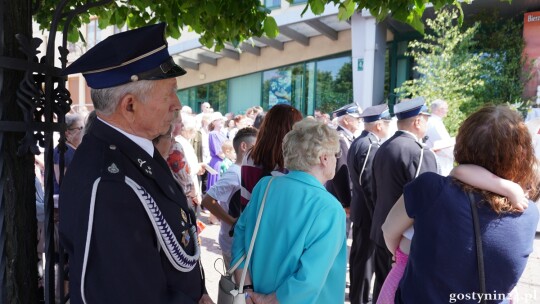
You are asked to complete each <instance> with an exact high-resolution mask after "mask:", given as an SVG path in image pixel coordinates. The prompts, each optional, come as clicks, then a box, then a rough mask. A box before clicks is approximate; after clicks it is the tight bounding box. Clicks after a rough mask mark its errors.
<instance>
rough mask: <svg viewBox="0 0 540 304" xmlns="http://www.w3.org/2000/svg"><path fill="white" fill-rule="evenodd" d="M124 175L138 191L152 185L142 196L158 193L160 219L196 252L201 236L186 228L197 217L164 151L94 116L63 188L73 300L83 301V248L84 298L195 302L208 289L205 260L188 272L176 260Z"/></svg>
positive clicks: (63, 236)
mask: <svg viewBox="0 0 540 304" xmlns="http://www.w3.org/2000/svg"><path fill="white" fill-rule="evenodd" d="M155 153H156V154H157V153H158V152H157V150H156V152H155ZM127 178H129V179H131V180H133V181H134V182H135V183H137V184H138V185H139V188H138V189H139V190H140V191H142V192H144V190H145V191H147V192H146V193H144V194H143V197H144V198H145V199H149V198H150V197H151V198H153V199H154V201H155V204H156V205H157V207H158V208H159V210H160V212H161V216H162V217H161V220H163V219H164V220H165V221H166V222H167V224H168V225H169V227H170V232H171V233H169V234H168V237H171V236H173V235H174V236H175V237H176V239H177V241H178V243H179V244H180V246H182V248H183V249H184V250H185V252H186V253H187V254H188V255H193V254H194V251H195V243H194V242H197V238H196V237H191V238H186V235H189V234H187V233H186V232H185V231H186V230H187V229H189V228H190V227H192V226H193V225H194V224H195V216H194V214H193V213H192V212H191V211H190V208H188V205H187V201H186V197H185V195H184V194H183V192H182V189H181V188H180V187H179V186H178V184H177V183H176V182H175V181H174V179H173V177H172V175H171V173H170V170H169V169H168V167H167V164H166V163H165V161H164V160H163V158H161V156H159V154H158V156H157V157H155V158H152V157H151V156H150V155H148V153H147V152H146V151H144V150H143V149H142V148H141V147H140V146H138V145H137V144H135V143H134V142H133V141H132V140H130V139H129V138H127V137H126V136H124V135H123V134H121V133H120V132H118V131H116V130H115V129H113V128H111V127H110V126H108V125H106V124H105V123H103V122H102V121H100V120H98V119H96V121H95V123H94V125H93V126H92V129H91V130H90V132H89V134H88V135H86V136H85V137H84V139H83V141H82V143H81V145H80V146H79V147H78V149H77V151H76V153H75V157H74V159H73V162H72V163H71V165H70V168H69V170H68V171H67V173H66V176H65V178H64V180H63V183H62V187H61V191H60V239H61V242H62V244H63V245H64V247H65V249H66V251H67V253H68V254H69V268H70V274H69V277H70V295H71V303H72V304H78V303H82V296H81V286H80V285H81V279H82V276H83V263H84V259H85V251H88V253H87V255H88V261H87V265H86V267H85V271H86V273H85V274H84V280H85V283H84V286H83V289H84V294H85V298H86V302H87V303H100V304H103V303H197V302H198V300H199V299H200V297H201V296H202V294H203V292H204V293H206V291H205V287H204V280H203V279H202V269H201V268H200V266H199V265H200V263H199V262H195V263H192V264H191V265H195V267H194V268H193V269H192V270H191V271H188V272H182V271H179V270H177V269H176V268H174V267H173V264H172V263H171V262H170V261H169V259H168V258H167V256H166V255H165V250H167V249H166V248H163V247H162V246H161V245H160V244H159V243H158V239H157V236H156V232H155V230H154V226H153V224H152V222H151V221H150V219H149V215H148V214H149V213H147V211H146V209H145V207H144V206H143V204H142V203H141V199H140V197H139V196H138V195H137V194H136V193H135V191H134V190H133V189H132V188H131V187H130V186H128V184H126V180H127ZM98 179H100V180H99V184H98V186H97V191H96V192H95V194H93V193H92V189H93V186H94V183H96V181H97V180H98ZM93 195H94V196H95V207H94V213H93V215H91V214H89V210H90V209H91V201H92V197H93ZM182 210H183V211H182ZM152 212H156V211H155V210H154V209H152ZM89 223H91V225H92V226H91V238H90V242H89V244H87V241H88V240H87V234H89V232H88V227H89ZM162 228H163V227H162V226H161V225H160V229H162ZM183 242H184V243H185V244H184V243H183ZM88 245H89V248H88ZM176 248H178V247H176ZM87 249H88V250H87Z"/></svg>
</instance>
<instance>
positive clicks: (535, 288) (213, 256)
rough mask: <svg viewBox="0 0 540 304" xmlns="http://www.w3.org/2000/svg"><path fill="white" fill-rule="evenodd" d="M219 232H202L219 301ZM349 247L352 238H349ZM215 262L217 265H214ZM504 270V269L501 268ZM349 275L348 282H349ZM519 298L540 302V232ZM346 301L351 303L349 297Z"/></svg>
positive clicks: (209, 281)
mask: <svg viewBox="0 0 540 304" xmlns="http://www.w3.org/2000/svg"><path fill="white" fill-rule="evenodd" d="M201 219H202V221H203V222H204V223H208V219H207V215H205V214H202V216H201ZM218 233H219V225H207V226H206V228H205V229H204V231H203V232H202V233H201V242H202V248H201V251H202V252H201V256H202V262H203V267H204V270H205V273H206V288H207V290H208V293H209V294H210V297H211V298H212V299H213V300H214V301H217V286H218V282H219V278H220V273H219V272H218V270H219V271H221V272H222V273H223V270H222V269H223V266H222V264H221V263H220V261H218V262H215V261H216V260H217V259H218V258H221V249H220V248H219V245H218V241H217V238H218ZM348 243H349V247H350V244H351V240H350V239H349V242H348ZM214 264H215V265H214ZM216 269H217V270H216ZM501 271H504V269H501ZM348 280H349V279H348V277H347V282H348ZM346 293H347V294H346V297H347V296H348V290H346ZM518 294H519V300H518V301H516V302H514V304H537V303H540V234H539V233H537V234H536V239H535V242H534V252H533V254H532V255H531V257H530V259H529V263H528V264H527V268H526V269H525V273H524V274H523V276H522V278H521V281H520V282H519V284H518ZM345 303H350V302H349V301H348V299H347V300H346V301H345Z"/></svg>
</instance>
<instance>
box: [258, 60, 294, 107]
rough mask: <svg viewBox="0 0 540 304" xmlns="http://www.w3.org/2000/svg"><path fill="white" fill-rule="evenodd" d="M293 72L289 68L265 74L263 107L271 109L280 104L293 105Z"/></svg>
mask: <svg viewBox="0 0 540 304" xmlns="http://www.w3.org/2000/svg"><path fill="white" fill-rule="evenodd" d="M291 81H292V71H291V70H290V69H289V68H288V67H285V68H280V69H276V70H270V71H266V72H264V73H263V107H264V108H270V107H272V106H274V105H276V104H280V103H286V104H290V103H291V94H292V91H291V89H292V88H291Z"/></svg>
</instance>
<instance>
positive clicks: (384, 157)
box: [370, 131, 438, 247]
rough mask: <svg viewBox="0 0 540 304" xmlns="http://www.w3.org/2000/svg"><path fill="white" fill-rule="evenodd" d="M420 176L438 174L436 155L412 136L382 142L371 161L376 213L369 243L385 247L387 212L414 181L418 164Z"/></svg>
mask: <svg viewBox="0 0 540 304" xmlns="http://www.w3.org/2000/svg"><path fill="white" fill-rule="evenodd" d="M422 149H423V150H424V153H423V156H422V166H421V167H420V171H419V174H422V173H424V172H438V171H437V170H438V169H437V160H436V158H435V154H434V153H433V152H432V151H431V150H429V149H428V148H427V147H425V146H424V145H423V144H421V143H419V142H418V141H416V139H415V137H414V136H413V135H412V134H409V133H406V132H403V131H397V132H396V133H395V134H394V135H393V136H392V137H390V138H389V139H388V140H387V141H385V142H384V143H383V144H382V145H381V147H380V148H379V150H378V151H377V153H376V154H375V158H374V159H373V177H374V179H373V187H374V190H373V191H374V193H373V194H374V201H375V211H374V213H373V222H372V226H371V235H370V236H371V239H372V240H373V241H375V243H376V244H377V245H379V246H381V247H385V246H386V244H385V242H384V237H383V233H382V230H381V226H382V224H383V223H384V221H385V220H386V216H388V213H389V212H390V209H392V207H393V206H394V204H395V203H396V201H397V200H398V198H399V197H400V196H401V194H403V187H404V186H405V184H407V183H408V182H410V181H412V180H413V179H414V178H415V175H416V171H417V169H418V166H419V164H420V156H421V151H422Z"/></svg>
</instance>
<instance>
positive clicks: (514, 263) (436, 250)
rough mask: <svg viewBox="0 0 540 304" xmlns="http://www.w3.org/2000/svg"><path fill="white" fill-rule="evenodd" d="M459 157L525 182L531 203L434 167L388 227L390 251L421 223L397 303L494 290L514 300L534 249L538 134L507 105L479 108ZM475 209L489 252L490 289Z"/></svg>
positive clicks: (464, 130)
mask: <svg viewBox="0 0 540 304" xmlns="http://www.w3.org/2000/svg"><path fill="white" fill-rule="evenodd" d="M454 156H455V160H456V162H457V163H458V164H468V165H477V166H480V167H483V168H485V169H487V170H488V171H489V172H491V174H493V175H495V176H498V177H500V178H503V179H507V180H509V181H512V182H514V183H516V184H518V185H520V186H521V187H522V188H523V191H524V192H525V193H526V194H527V196H528V198H529V199H530V200H531V201H530V202H529V204H528V208H526V209H525V210H524V211H523V208H520V207H516V205H513V204H512V203H511V201H510V200H509V199H507V198H506V197H502V196H500V195H498V194H495V193H493V192H489V191H487V190H483V188H478V187H477V186H473V185H470V184H466V183H463V182H460V181H458V180H456V179H454V178H453V177H451V176H449V177H444V176H440V175H438V174H435V173H431V172H427V173H424V174H422V175H420V176H419V177H418V178H416V179H415V180H414V181H412V182H411V183H409V184H408V185H406V186H405V188H404V192H403V195H402V196H401V197H400V198H399V200H398V201H397V203H396V204H395V205H394V207H393V208H392V210H391V211H390V213H389V215H388V218H387V219H386V222H385V224H384V226H383V231H384V235H385V239H386V244H387V246H388V249H389V250H390V251H391V252H396V250H397V248H398V246H399V247H401V244H400V240H401V236H402V234H403V232H404V231H405V230H406V229H408V227H410V226H411V225H414V237H413V238H412V242H411V245H410V253H409V257H408V262H407V267H406V268H405V272H404V274H403V278H402V279H401V282H400V283H399V287H398V289H397V291H396V295H395V303H443V302H448V301H450V302H452V301H456V300H457V298H456V295H469V297H470V299H471V300H472V301H474V302H475V303H478V302H480V300H482V299H486V297H487V296H489V297H490V298H489V299H488V300H496V301H495V302H497V303H507V301H508V295H509V293H510V292H511V291H512V289H513V288H514V286H515V285H516V284H517V282H518V280H519V278H520V276H521V274H522V273H523V271H524V269H525V265H526V263H527V259H528V257H529V255H530V254H531V253H532V245H533V241H534V238H535V232H536V227H537V224H538V219H539V214H538V208H537V206H536V205H535V204H534V201H536V200H537V199H538V198H539V196H540V194H539V191H538V190H539V187H538V182H539V180H538V173H537V161H536V158H535V156H534V151H533V148H532V145H531V136H530V134H529V132H528V130H527V127H526V126H525V124H524V123H523V120H522V118H521V116H520V115H519V114H518V113H517V112H516V111H513V110H511V109H510V108H508V107H507V106H487V107H484V108H482V109H480V110H478V111H477V112H475V113H473V114H472V115H470V116H469V117H468V118H467V119H466V120H465V121H464V122H463V124H462V125H461V127H460V128H459V131H458V135H457V138H456V145H455V149H454ZM468 180H470V178H469V179H468ZM470 193H472V196H473V197H472V200H470V198H469V194H470ZM474 210H476V212H477V213H478V216H477V218H478V226H479V231H480V235H481V244H480V246H482V251H483V255H482V256H483V260H484V263H483V267H484V271H485V272H484V278H483V279H484V280H485V290H483V291H482V290H481V288H480V287H479V286H480V283H479V281H480V279H479V268H478V267H479V266H478V261H477V250H476V248H477V245H476V242H477V241H480V240H477V239H476V238H475V229H474V228H473V226H474V225H473V217H474V216H473V211H474ZM508 238H511V241H509V239H508ZM471 297H472V298H471ZM490 302H491V301H490ZM452 303H453V302H452Z"/></svg>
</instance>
